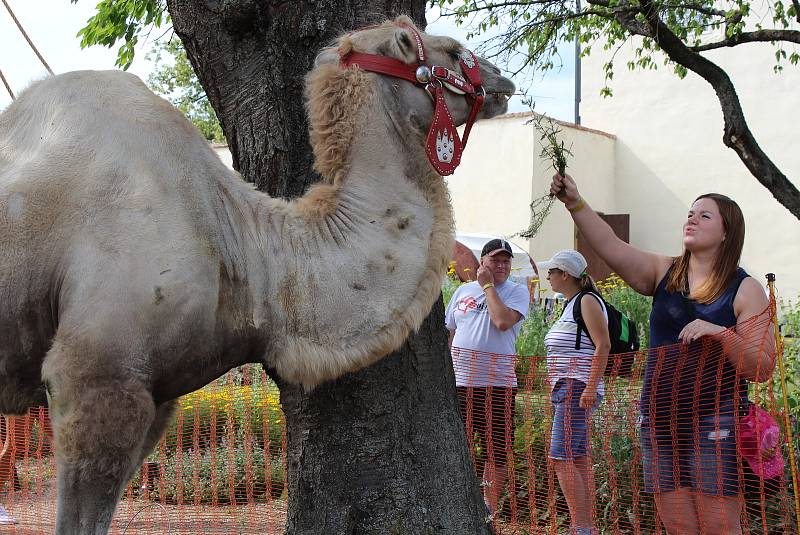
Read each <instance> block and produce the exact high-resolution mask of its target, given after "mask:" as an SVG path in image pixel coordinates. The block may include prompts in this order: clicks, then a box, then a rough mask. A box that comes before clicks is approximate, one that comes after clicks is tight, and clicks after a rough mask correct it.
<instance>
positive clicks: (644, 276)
mask: <svg viewBox="0 0 800 535" xmlns="http://www.w3.org/2000/svg"><path fill="white" fill-rule="evenodd" d="M550 191H551V193H552V194H554V195H556V196H557V197H558V198H559V200H561V201H562V202H563V203H564V205H565V206H566V208H567V210H569V212H570V213H571V215H572V219H573V220H574V222H575V224H576V225H577V227H578V228H579V229H580V231H581V234H582V235H583V236H584V237H585V238H586V241H587V242H588V243H589V245H590V246H591V247H592V248H593V249H594V250H595V251H597V253H598V254H599V255H600V256H601V257H602V258H603V260H605V261H606V263H607V264H608V265H609V266H610V267H611V269H613V270H614V271H615V272H616V273H617V274H618V275H619V276H620V277H622V279H623V280H625V282H627V283H628V284H629V285H630V286H631V287H632V288H633V289H634V290H636V291H637V292H639V293H641V294H643V295H651V296H653V310H652V312H651V314H650V346H651V349H650V351H649V353H648V359H647V365H646V368H645V375H644V381H643V385H642V398H641V403H640V407H641V412H642V414H641V416H642V425H641V430H640V431H641V441H642V461H643V473H644V480H645V481H644V483H645V490H646V491H647V492H651V493H653V494H654V497H655V501H656V506H657V507H658V516H659V518H660V519H661V521H662V522H663V524H664V527H665V528H666V530H667V533H669V534H670V535H678V534H681V535H689V534H704V535H711V534H715V535H716V534H719V535H723V534H724V535H741V533H742V527H741V521H740V516H741V512H742V507H743V503H744V501H743V498H742V496H741V490H740V485H739V481H738V478H739V470H738V457H737V455H738V454H737V451H736V436H735V428H736V425H735V419H736V418H737V415H738V414H739V413H740V411H741V410H742V409H743V405H744V404H745V403H746V399H747V381H748V380H749V381H764V380H766V379H768V378H769V377H770V375H771V374H772V370H773V368H774V366H775V355H774V346H775V344H774V343H771V342H774V339H772V336H773V334H772V331H771V328H770V327H769V322H764V323H763V325H764V328H763V329H752V328H750V329H742V328H739V329H737V328H736V327H737V326H739V327H741V326H742V324H743V323H744V322H746V321H747V320H749V319H751V318H754V317H755V316H758V315H759V314H761V313H762V312H763V311H764V310H765V309H766V308H767V306H768V304H769V303H768V299H767V296H766V294H765V292H764V289H763V288H762V287H761V285H759V284H758V282H757V281H756V280H755V279H753V278H752V277H750V276H748V275H747V273H745V271H744V270H742V269H741V268H739V259H740V257H741V253H742V247H743V245H744V218H743V216H742V212H741V209H740V208H739V206H738V205H737V204H736V203H735V202H734V201H733V200H731V199H729V198H728V197H726V196H724V195H720V194H716V193H709V194H706V195H701V196H700V197H698V198H697V199H696V200H695V201H694V203H693V204H692V206H691V207H690V208H689V211H688V214H687V217H686V220H685V222H684V224H683V247H684V250H683V254H682V255H681V256H679V257H677V258H675V257H669V256H663V255H659V254H654V253H649V252H645V251H642V250H640V249H637V248H635V247H633V246H631V245H630V244H627V243H625V242H623V241H622V240H620V239H619V238H618V237H617V236H616V235H615V234H614V232H613V230H611V227H609V226H608V224H606V223H605V221H603V220H602V219H601V218H600V216H598V215H597V214H596V213H595V212H594V211H593V210H592V209H591V208H590V207H589V205H588V204H587V203H586V202H585V200H584V199H583V198H581V196H580V194H579V193H578V189H577V186H576V185H575V182H574V181H573V180H572V178H571V177H569V176H560V175H556V176H554V177H553V182H552V184H551V187H550ZM765 336H766V337H767V343H757V342H758V340H761V341H763V340H764V337H765Z"/></svg>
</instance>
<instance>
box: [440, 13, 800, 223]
mask: <svg viewBox="0 0 800 535" xmlns="http://www.w3.org/2000/svg"><path fill="white" fill-rule="evenodd" d="M433 1H434V2H435V3H438V4H439V6H440V8H441V11H442V14H443V16H446V17H448V16H449V17H453V18H454V19H455V21H456V23H458V24H463V25H467V26H468V27H469V28H470V30H471V35H468V38H470V37H472V36H474V35H478V34H485V33H490V32H491V33H492V34H493V36H491V37H489V38H488V40H487V42H486V44H485V45H484V47H483V50H482V52H483V53H484V54H486V55H488V56H490V57H493V58H494V57H498V56H500V57H502V58H505V59H511V58H512V57H513V58H515V59H517V60H518V57H519V56H521V57H522V63H523V67H526V66H527V67H533V68H536V69H539V70H547V69H552V68H554V67H559V66H560V61H559V50H558V45H559V44H560V43H562V42H572V41H575V40H577V41H578V42H579V43H580V45H581V54H582V55H583V56H586V55H589V54H591V53H592V49H593V47H595V46H599V47H601V48H602V49H603V50H605V51H608V52H609V54H610V57H611V59H610V60H609V61H608V62H607V63H606V64H605V66H604V72H605V78H606V84H605V87H604V88H603V89H602V93H603V94H604V95H606V96H611V94H612V90H611V87H610V82H611V80H612V79H613V76H614V68H615V65H614V60H615V58H616V53H617V52H618V51H619V50H620V49H621V48H622V46H623V45H625V44H627V43H631V44H632V45H633V47H634V51H633V55H632V58H631V59H630V60H628V61H627V62H626V65H627V67H628V68H629V69H656V68H658V66H659V64H661V63H663V64H665V65H670V66H671V67H672V68H673V70H674V71H675V73H676V74H677V75H678V76H679V77H681V78H682V77H684V76H686V74H687V73H688V72H689V71H692V72H694V73H696V74H697V75H699V76H700V77H702V78H703V79H704V80H706V81H707V82H708V83H709V84H710V85H711V86H712V87H713V89H714V92H715V94H716V95H717V98H718V100H719V106H720V109H721V111H722V113H723V117H724V123H725V129H724V132H723V142H724V143H725V145H726V146H728V147H729V148H731V149H732V150H734V151H735V152H736V154H737V155H738V156H739V159H740V160H741V161H742V163H743V164H744V165H745V166H746V167H747V169H748V170H749V171H750V173H751V174H752V175H753V176H754V177H755V178H756V179H757V180H758V181H759V182H760V183H761V184H762V185H763V186H764V187H766V188H767V189H768V190H769V191H770V192H771V193H772V195H773V196H774V197H775V198H776V199H777V200H778V202H780V203H781V204H783V205H784V206H785V207H786V208H787V209H788V210H789V211H790V212H791V213H792V214H794V216H795V217H797V218H798V219H800V191H798V189H797V187H795V185H794V184H792V182H791V181H790V180H789V179H788V178H787V177H786V175H784V174H783V172H781V170H780V169H779V168H778V167H777V166H776V165H775V164H774V163H773V162H772V160H771V159H770V158H769V157H768V156H767V155H766V154H765V153H764V151H763V150H762V149H761V147H759V145H758V143H757V141H756V139H755V137H754V136H753V134H752V132H751V131H750V129H749V127H748V125H747V121H746V120H745V118H744V112H743V110H742V108H741V104H740V102H739V98H738V95H737V94H736V89H735V87H734V85H733V83H732V82H731V80H730V77H729V76H728V74H727V72H725V70H723V69H722V68H721V67H720V66H719V65H717V64H716V63H714V61H712V59H710V58H708V57H706V56H704V55H703V53H704V52H707V51H709V50H714V49H718V48H733V47H740V46H745V45H749V44H754V43H761V44H771V45H772V46H774V47H775V56H774V57H775V62H774V64H773V65H772V70H775V71H776V72H780V71H781V70H783V69H784V67H785V66H786V65H787V62H788V64H791V65H796V64H797V63H798V62H800V53H798V51H797V48H796V47H795V45H797V44H800V29H798V28H800V0H790V2H788V3H786V2H784V1H783V0H765V2H763V3H758V4H755V3H752V2H751V1H749V0H687V1H684V0H584V1H583V2H579V1H578V0H508V1H503V0H501V1H486V0H433ZM756 6H757V9H756ZM757 10H758V12H757ZM520 70H521V69H520Z"/></svg>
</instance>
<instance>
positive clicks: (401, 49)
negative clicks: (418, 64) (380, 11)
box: [394, 27, 417, 63]
mask: <svg viewBox="0 0 800 535" xmlns="http://www.w3.org/2000/svg"><path fill="white" fill-rule="evenodd" d="M394 43H395V46H396V47H397V52H398V54H399V58H400V59H401V60H403V61H405V62H406V63H410V62H412V61H415V60H416V59H417V40H416V39H415V38H414V36H413V35H412V34H411V31H410V30H409V29H408V28H403V27H400V28H397V29H396V30H395V32H394Z"/></svg>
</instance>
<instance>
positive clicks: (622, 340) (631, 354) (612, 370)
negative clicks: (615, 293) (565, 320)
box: [572, 290, 639, 377]
mask: <svg viewBox="0 0 800 535" xmlns="http://www.w3.org/2000/svg"><path fill="white" fill-rule="evenodd" d="M586 294H589V295H592V296H594V297H595V299H597V300H598V301H600V302H601V303H602V304H604V305H605V307H606V311H607V312H608V337H609V339H610V340H611V351H610V355H612V356H609V359H608V364H606V370H605V375H618V376H621V377H630V376H631V373H632V371H633V361H634V358H635V356H636V351H638V350H639V329H638V328H637V327H636V323H635V322H634V321H633V320H632V319H630V318H629V317H628V316H626V315H625V314H623V313H622V312H620V311H619V310H617V309H616V308H614V306H612V305H610V304H609V303H608V302H606V300H605V299H603V298H602V297H601V296H599V295H597V294H596V293H594V292H591V291H588V290H581V291H580V292H578V295H576V296H575V297H574V298H573V299H575V304H574V305H573V307H572V317H573V319H574V320H575V323H577V324H578V331H577V333H576V334H575V349H580V348H581V331H583V332H585V333H586V336H588V337H589V339H590V340H591V339H592V337H591V336H590V335H589V331H588V330H587V329H586V324H585V323H584V322H583V316H582V315H581V297H583V296H584V295H586ZM592 343H594V341H592ZM613 355H619V357H618V358H613Z"/></svg>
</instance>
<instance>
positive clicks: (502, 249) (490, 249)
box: [481, 238, 514, 258]
mask: <svg viewBox="0 0 800 535" xmlns="http://www.w3.org/2000/svg"><path fill="white" fill-rule="evenodd" d="M497 253H508V256H510V257H512V258H513V257H514V253H512V252H511V244H510V243H508V242H507V241H506V240H501V239H498V238H495V239H493V240H489V241H488V242H486V245H484V246H483V249H482V250H481V256H486V255H489V256H494V255H496V254H497Z"/></svg>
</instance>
